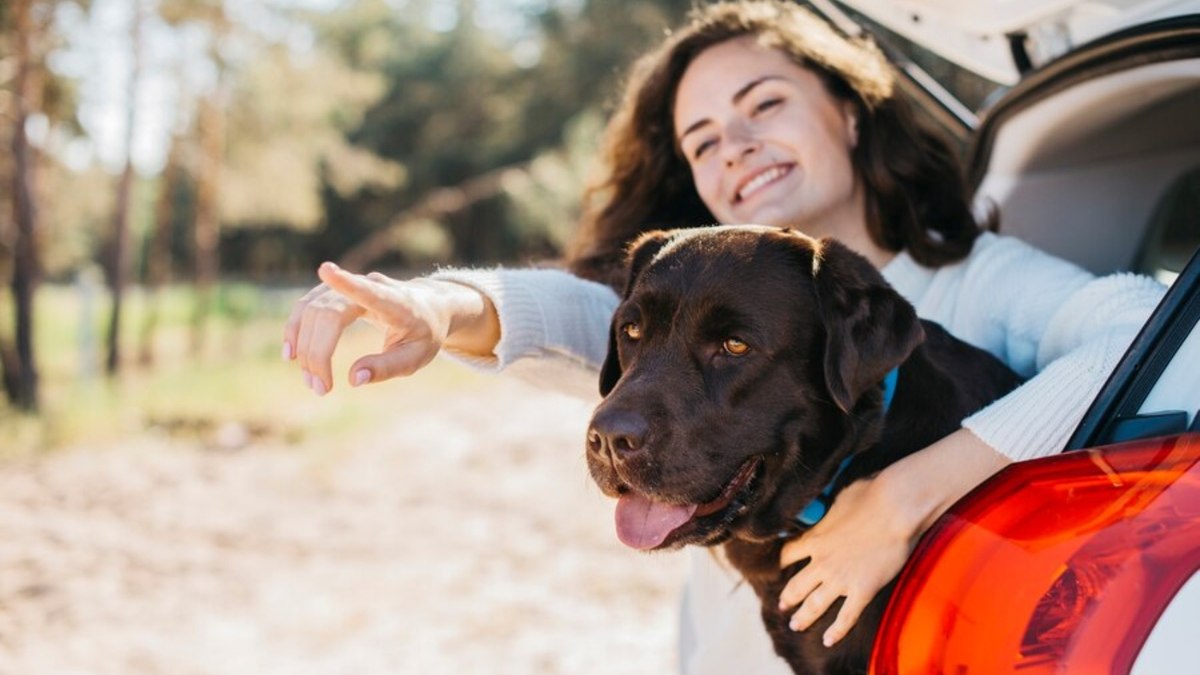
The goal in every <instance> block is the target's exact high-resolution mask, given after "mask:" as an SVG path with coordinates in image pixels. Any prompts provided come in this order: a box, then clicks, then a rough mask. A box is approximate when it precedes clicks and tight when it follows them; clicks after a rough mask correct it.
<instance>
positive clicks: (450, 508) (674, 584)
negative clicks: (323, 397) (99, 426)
mask: <svg viewBox="0 0 1200 675" xmlns="http://www.w3.org/2000/svg"><path fill="white" fill-rule="evenodd" d="M452 394H453V395H450V394H446V395H440V396H439V397H434V398H430V399H428V400H425V401H424V402H423V404H422V405H404V406H398V407H397V410H396V412H395V415H394V417H393V418H392V419H390V420H387V422H386V424H383V425H381V426H380V427H378V428H377V429H375V430H374V431H373V432H371V433H366V432H364V435H363V436H361V437H359V438H356V439H355V440H354V441H352V442H344V445H343V447H328V446H327V445H323V444H322V443H321V442H320V441H319V440H313V441H307V442H305V443H303V444H301V445H298V446H297V445H290V444H287V443H284V442H283V440H282V439H272V438H270V437H268V438H266V439H265V440H262V441H257V442H252V443H250V444H249V445H246V446H244V447H240V448H238V446H240V445H241V443H240V442H238V441H237V439H236V434H237V433H238V430H237V429H236V428H232V429H225V430H223V431H222V433H225V434H233V435H234V436H235V439H234V441H233V442H232V443H230V442H224V443H223V445H224V446H226V447H224V448H222V447H220V446H221V445H222V444H221V443H218V444H216V446H214V443H213V442H212V439H207V440H205V439H199V438H188V437H182V438H180V437H172V436H168V435H165V434H162V433H157V434H156V433H151V432H147V433H146V434H139V435H136V436H135V437H131V438H128V439H126V440H125V441H124V442H122V443H120V444H119V445H116V446H112V447H78V448H70V449H66V450H62V451H57V452H54V453H51V454H47V455H44V456H40V457H37V458H35V459H21V460H9V461H6V462H4V463H2V464H0V674H3V675H84V674H86V675H102V674H103V675H108V674H121V675H127V674H131V675H133V674H135V675H143V674H145V675H154V674H159V673H162V674H170V675H189V674H218V673H219V674H221V675H230V674H242V673H245V674H254V675H268V674H275V673H279V674H284V673H286V674H288V675H298V674H299V675H305V674H317V673H321V674H325V673H329V674H335V673H336V674H346V675H351V674H353V675H358V674H373V673H422V674H425V673H519V674H536V673H588V674H592V673H595V674H605V673H612V674H621V673H638V674H646V673H669V672H673V669H674V662H675V659H674V653H673V652H674V641H675V608H676V600H677V589H678V585H679V582H680V580H681V579H682V570H683V565H684V561H683V558H682V556H681V555H680V554H662V555H655V556H647V555H643V554H638V553H635V552H632V551H629V550H626V549H624V548H623V547H622V546H621V545H620V544H619V543H618V542H617V541H616V538H615V536H614V534H613V528H612V520H611V519H612V504H611V503H610V502H609V501H608V500H606V499H605V498H603V497H602V496H601V495H599V493H598V491H597V490H596V488H595V487H594V486H593V485H592V483H591V481H590V479H589V478H588V477H587V472H586V468H585V465H584V462H583V457H582V451H581V445H582V440H581V439H582V430H583V428H584V422H585V421H586V419H587V415H588V412H589V407H588V405H587V404H585V403H582V402H579V401H575V400H573V399H568V398H566V397H562V396H558V395H546V394H542V393H539V392H537V391H535V390H534V389H532V388H531V387H529V386H528V385H525V384H522V383H520V382H517V381H514V380H511V379H503V378H479V379H478V380H474V379H472V380H471V381H470V383H469V386H467V387H465V388H464V389H463V390H461V391H455V392H452ZM226 441H228V439H226ZM230 447H234V448H238V449H229V448H230Z"/></svg>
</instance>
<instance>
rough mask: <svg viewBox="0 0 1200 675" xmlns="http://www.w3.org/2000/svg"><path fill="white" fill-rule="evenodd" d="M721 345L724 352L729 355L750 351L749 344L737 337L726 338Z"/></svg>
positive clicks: (739, 354) (740, 354) (738, 354)
mask: <svg viewBox="0 0 1200 675" xmlns="http://www.w3.org/2000/svg"><path fill="white" fill-rule="evenodd" d="M721 346H722V347H724V348H725V353H726V354H729V355H730V356H742V355H744V354H745V353H746V352H748V351H750V345H748V344H746V343H745V342H742V341H741V340H739V339H737V338H726V340H725V343H724V344H723V345H721Z"/></svg>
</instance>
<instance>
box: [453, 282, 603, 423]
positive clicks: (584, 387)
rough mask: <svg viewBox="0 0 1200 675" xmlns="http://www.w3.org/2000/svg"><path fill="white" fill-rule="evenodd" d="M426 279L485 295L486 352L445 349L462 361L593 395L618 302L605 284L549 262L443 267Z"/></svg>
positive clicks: (584, 396)
mask: <svg viewBox="0 0 1200 675" xmlns="http://www.w3.org/2000/svg"><path fill="white" fill-rule="evenodd" d="M433 278H434V279H441V280H444V281H453V282H455V283H460V284H464V285H466V286H470V287H472V288H474V289H475V290H477V291H479V292H480V293H482V294H483V295H485V296H487V298H488V299H489V300H491V301H492V304H493V305H494V306H495V307H496V312H497V314H498V315H499V319H500V341H499V342H498V343H497V344H496V349H495V351H494V352H493V354H492V355H491V356H488V357H482V358H481V357H477V356H472V355H468V354H461V353H455V352H453V351H451V350H445V353H446V354H447V355H448V356H450V357H451V358H454V359H456V360H458V361H461V362H463V363H465V364H467V365H468V366H470V367H472V368H474V369H476V370H481V371H486V372H500V371H505V372H509V373H512V374H514V375H517V376H519V377H521V378H522V379H526V380H529V381H531V382H533V383H534V384H538V385H540V386H546V387H548V388H551V389H555V390H557V391H561V392H564V393H568V394H572V395H576V396H580V397H583V398H587V399H594V398H597V397H598V396H599V393H598V388H597V387H598V385H597V378H598V373H599V371H600V365H601V364H602V363H603V362H604V357H605V355H606V353H607V350H608V328H609V322H610V321H611V319H612V314H613V311H614V310H615V309H616V307H617V304H618V298H617V294H616V293H614V292H613V291H612V289H610V288H609V287H608V286H604V285H603V284H598V283H594V282H591V281H586V280H584V279H580V278H579V277H576V276H574V275H572V274H569V273H567V272H563V271H560V270H553V269H519V270H514V269H503V268H495V269H487V270H483V269H445V270H440V271H438V272H437V273H435V274H434V275H433Z"/></svg>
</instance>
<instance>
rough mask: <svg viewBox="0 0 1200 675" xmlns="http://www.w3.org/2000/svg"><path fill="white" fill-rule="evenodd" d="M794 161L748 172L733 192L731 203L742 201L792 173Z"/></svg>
mask: <svg viewBox="0 0 1200 675" xmlns="http://www.w3.org/2000/svg"><path fill="white" fill-rule="evenodd" d="M795 166H796V165H795V163H790V162H789V163H786V164H773V165H771V166H769V167H767V168H766V169H764V170H762V171H758V172H755V173H752V174H750V175H749V176H748V177H747V178H746V179H745V180H744V181H743V182H742V184H741V186H740V187H738V189H737V192H736V193H735V194H734V198H733V203H735V204H737V203H740V202H743V201H745V200H747V199H749V198H750V197H752V196H754V195H755V194H756V193H757V192H758V191H759V190H762V189H763V188H765V187H767V186H769V185H774V184H775V183H777V182H779V181H780V180H782V179H783V178H785V177H786V176H788V175H790V174H791V173H792V169H794V168H795Z"/></svg>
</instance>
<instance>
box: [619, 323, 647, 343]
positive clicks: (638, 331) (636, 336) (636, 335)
mask: <svg viewBox="0 0 1200 675" xmlns="http://www.w3.org/2000/svg"><path fill="white" fill-rule="evenodd" d="M621 332H622V333H624V334H625V337H627V338H629V339H630V340H641V339H642V327H641V326H639V325H637V324H636V323H634V322H632V321H630V322H629V323H627V324H625V325H623V326H621Z"/></svg>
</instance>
